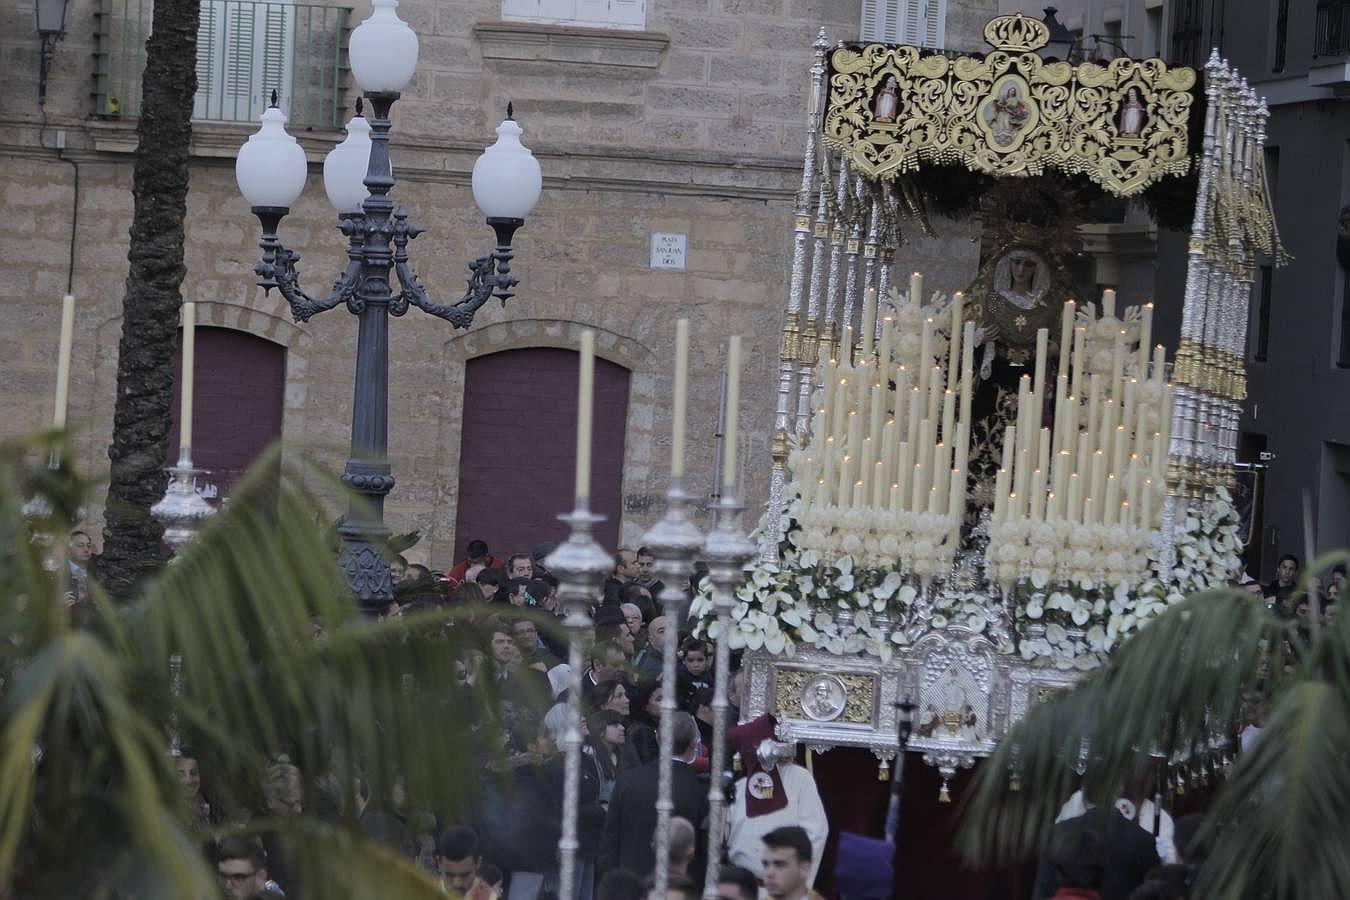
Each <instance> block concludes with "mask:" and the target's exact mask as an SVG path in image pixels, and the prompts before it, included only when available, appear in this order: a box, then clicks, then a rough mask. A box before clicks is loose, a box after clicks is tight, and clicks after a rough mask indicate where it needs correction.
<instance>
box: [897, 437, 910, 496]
mask: <svg viewBox="0 0 1350 900" xmlns="http://www.w3.org/2000/svg"><path fill="white" fill-rule="evenodd" d="M913 474H914V445H913V444H911V443H910V442H909V441H901V442H900V463H899V465H898V466H896V474H895V482H896V485H897V486H898V488H899V491H900V502H901V503H902V504H903V503H904V500H905V488H906V487H908V486H909V479H910V477H911V476H912V475H913Z"/></svg>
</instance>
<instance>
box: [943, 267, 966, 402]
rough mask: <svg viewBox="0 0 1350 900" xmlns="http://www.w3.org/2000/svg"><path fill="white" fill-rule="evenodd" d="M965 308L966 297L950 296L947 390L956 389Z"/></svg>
mask: <svg viewBox="0 0 1350 900" xmlns="http://www.w3.org/2000/svg"><path fill="white" fill-rule="evenodd" d="M965 308H966V295H965V294H963V293H961V292H960V291H957V292H956V293H955V294H953V295H952V324H951V326H950V327H949V328H948V330H947V335H948V337H950V338H951V341H950V342H949V344H948V345H947V388H948V389H949V390H955V389H956V378H957V366H958V365H960V362H961V318H962V316H963V314H964V312H965Z"/></svg>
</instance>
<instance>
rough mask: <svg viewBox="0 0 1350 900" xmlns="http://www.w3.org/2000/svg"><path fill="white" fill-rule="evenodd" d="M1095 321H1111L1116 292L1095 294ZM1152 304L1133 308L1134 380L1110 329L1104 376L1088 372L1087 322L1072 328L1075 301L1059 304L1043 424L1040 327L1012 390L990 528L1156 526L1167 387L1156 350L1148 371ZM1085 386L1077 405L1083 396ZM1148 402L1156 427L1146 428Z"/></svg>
mask: <svg viewBox="0 0 1350 900" xmlns="http://www.w3.org/2000/svg"><path fill="white" fill-rule="evenodd" d="M1101 321H1103V322H1109V321H1114V322H1117V323H1119V320H1117V319H1115V292H1114V291H1111V290H1107V291H1105V292H1103V295H1102V320H1101ZM1152 323H1153V305H1152V304H1146V305H1145V306H1144V307H1143V308H1142V310H1141V311H1140V316H1139V337H1138V346H1137V348H1136V349H1135V350H1134V351H1133V352H1134V354H1136V356H1135V360H1134V369H1135V372H1134V374H1133V375H1128V376H1127V372H1126V361H1127V359H1128V354H1127V338H1128V331H1127V329H1125V328H1124V327H1120V328H1118V329H1115V335H1114V341H1113V347H1112V352H1111V357H1110V359H1111V368H1110V372H1109V374H1108V375H1105V376H1103V375H1102V374H1101V373H1099V372H1091V371H1089V365H1088V360H1087V352H1086V345H1087V335H1088V329H1089V325H1087V324H1079V323H1078V312H1077V307H1076V304H1075V303H1074V301H1072V300H1070V301H1068V302H1067V303H1066V304H1065V305H1064V314H1063V319H1062V321H1061V326H1060V346H1059V371H1058V374H1057V376H1056V378H1055V383H1054V389H1053V398H1054V405H1053V425H1052V426H1051V427H1049V428H1046V427H1043V416H1044V414H1045V403H1044V397H1045V393H1046V392H1047V391H1049V390H1050V385H1049V384H1047V382H1046V379H1045V365H1046V353H1047V345H1048V341H1049V331H1048V329H1044V328H1042V329H1040V331H1039V332H1038V333H1037V335H1036V357H1035V368H1034V373H1035V375H1034V380H1033V376H1029V375H1023V376H1022V378H1021V381H1020V383H1019V385H1018V398H1017V399H1018V405H1017V418H1016V422H1015V424H1013V425H1010V426H1008V428H1007V430H1006V432H1005V435H1004V443H1003V458H1002V463H1001V465H1000V467H999V471H998V474H997V476H996V479H995V494H994V521H995V522H996V523H997V522H1004V521H1008V520H1010V519H1019V518H1029V519H1031V520H1033V521H1057V520H1061V519H1062V520H1066V521H1069V522H1074V523H1078V524H1085V525H1092V524H1096V525H1123V526H1127V527H1137V528H1148V529H1151V528H1153V527H1154V526H1155V523H1156V515H1155V513H1156V512H1157V510H1156V509H1155V504H1154V502H1153V498H1154V494H1155V491H1156V489H1157V486H1160V485H1161V484H1162V481H1163V478H1164V476H1165V473H1166V464H1167V448H1168V445H1169V441H1170V429H1171V417H1172V387H1171V385H1169V384H1166V383H1165V381H1164V378H1165V365H1164V364H1165V358H1164V352H1163V348H1162V346H1161V345H1159V346H1158V347H1156V348H1154V353H1153V360H1152V363H1153V365H1152V368H1153V371H1152V373H1151V375H1150V373H1149V341H1150V340H1151V337H1152ZM1084 388H1086V392H1087V395H1086V402H1085V398H1084V395H1083V391H1084ZM1145 392H1147V394H1148V396H1149V397H1151V398H1155V399H1154V401H1153V402H1156V404H1157V406H1158V410H1157V416H1156V419H1157V427H1156V428H1150V427H1149V424H1150V421H1151V417H1150V415H1149V413H1150V408H1149V407H1150V403H1149V402H1146V401H1145V400H1144V399H1143V397H1142V395H1143V394H1144V393H1145Z"/></svg>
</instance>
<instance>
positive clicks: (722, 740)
mask: <svg viewBox="0 0 1350 900" xmlns="http://www.w3.org/2000/svg"><path fill="white" fill-rule="evenodd" d="M744 510H745V506H744V505H743V504H741V503H739V502H738V501H737V499H736V492H735V489H734V488H725V489H724V490H723V491H722V496H721V498H720V499H719V500H718V502H717V505H716V506H715V507H714V512H715V513H716V516H717V524H716V525H715V526H714V527H713V530H712V531H711V532H710V533H709V534H708V539H707V540H706V541H705V542H704V543H703V558H704V560H705V561H706V562H707V563H708V578H709V580H710V581H712V584H713V607H714V609H716V611H717V639H716V644H715V647H716V650H715V653H716V662H715V663H714V664H713V702H712V711H713V734H712V748H711V752H712V760H711V762H712V779H711V783H710V784H709V786H708V808H709V813H708V870H707V874H706V877H705V879H704V882H703V896H704V898H705V900H714V898H716V897H717V873H718V870H719V869H720V868H721V866H722V835H723V834H724V833H725V831H726V826H725V825H724V824H723V823H724V821H725V817H726V795H725V794H724V793H723V790H722V775H723V773H724V772H725V771H726V768H727V754H726V743H727V710H728V707H729V703H728V698H727V688H728V687H729V684H730V681H731V647H730V643H729V642H728V640H727V634H728V632H729V631H730V630H731V608H732V606H733V605H734V604H735V599H736V589H737V588H738V587H740V586H741V584H743V583H744V582H745V567H746V565H748V564H749V563H750V561H751V560H752V559H754V558H755V556H756V554H757V552H758V551H757V548H756V547H755V544H754V542H753V541H751V540H750V538H749V537H748V536H747V535H746V533H745V530H744V529H743V528H742V527H741V513H742V512H744Z"/></svg>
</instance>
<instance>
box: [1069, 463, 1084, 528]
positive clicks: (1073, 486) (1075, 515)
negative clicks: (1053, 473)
mask: <svg viewBox="0 0 1350 900" xmlns="http://www.w3.org/2000/svg"><path fill="white" fill-rule="evenodd" d="M1065 518H1066V519H1068V520H1069V521H1070V522H1075V523H1079V522H1082V521H1083V479H1081V478H1079V477H1078V473H1077V472H1074V473H1073V474H1072V475H1070V476H1069V510H1068V513H1067V514H1066V515H1065Z"/></svg>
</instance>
